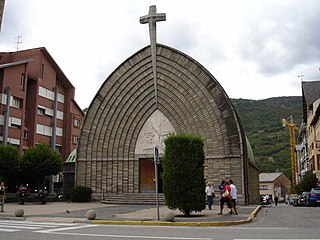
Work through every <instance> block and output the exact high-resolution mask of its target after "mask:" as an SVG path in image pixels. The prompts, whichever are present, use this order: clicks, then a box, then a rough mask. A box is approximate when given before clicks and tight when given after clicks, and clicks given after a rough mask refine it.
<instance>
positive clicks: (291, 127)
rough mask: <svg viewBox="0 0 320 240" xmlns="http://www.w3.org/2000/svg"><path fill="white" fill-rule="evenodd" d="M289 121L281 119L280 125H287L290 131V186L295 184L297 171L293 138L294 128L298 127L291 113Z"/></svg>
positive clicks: (294, 140)
mask: <svg viewBox="0 0 320 240" xmlns="http://www.w3.org/2000/svg"><path fill="white" fill-rule="evenodd" d="M289 118H290V122H288V121H287V119H284V118H283V119H282V120H281V122H282V126H284V127H288V128H289V132H290V153H291V172H292V174H291V175H292V176H291V178H292V180H291V186H296V172H297V163H296V162H297V157H296V151H295V149H294V148H295V145H296V139H295V130H298V127H297V126H296V125H295V124H294V123H293V117H292V115H291V116H290V117H289Z"/></svg>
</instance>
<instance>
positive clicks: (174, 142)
mask: <svg viewBox="0 0 320 240" xmlns="http://www.w3.org/2000/svg"><path fill="white" fill-rule="evenodd" d="M164 143H165V145H166V148H165V154H164V158H163V159H162V160H161V164H162V167H163V172H162V181H163V186H162V188H163V193H164V195H165V201H166V205H167V206H168V207H169V208H170V209H179V210H180V211H181V212H182V213H183V214H184V215H186V216H189V215H190V213H191V212H193V211H195V212H200V211H202V210H204V209H205V187H206V186H205V180H204V150H203V140H202V138H201V137H199V136H194V135H190V134H183V133H180V134H177V135H169V136H168V137H167V138H166V139H165V141H164Z"/></svg>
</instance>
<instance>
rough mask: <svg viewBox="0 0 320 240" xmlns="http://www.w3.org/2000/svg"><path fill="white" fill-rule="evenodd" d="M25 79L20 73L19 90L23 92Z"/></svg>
mask: <svg viewBox="0 0 320 240" xmlns="http://www.w3.org/2000/svg"><path fill="white" fill-rule="evenodd" d="M24 79H25V75H24V73H21V77H20V89H21V90H22V91H24V81H25V80H24Z"/></svg>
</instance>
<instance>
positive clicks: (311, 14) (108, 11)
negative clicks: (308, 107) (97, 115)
mask: <svg viewBox="0 0 320 240" xmlns="http://www.w3.org/2000/svg"><path fill="white" fill-rule="evenodd" d="M151 5H156V6H157V12H159V13H166V16H167V20H166V22H158V23H157V40H158V42H159V43H162V44H165V45H168V46H170V47H173V48H176V49H178V50H180V51H182V52H184V53H186V54H188V55H189V56H191V57H192V58H194V59H195V60H197V61H198V62H199V63H200V64H202V65H203V66H204V67H205V68H206V69H207V70H209V71H210V72H211V74H212V75H213V76H215V78H216V79H217V80H218V81H219V82H220V84H221V86H222V87H223V88H224V90H225V91H226V92H227V94H228V96H229V97H230V98H244V99H265V98H270V97H278V96H301V77H298V76H300V75H301V73H302V75H304V77H303V80H304V81H308V80H320V71H319V68H320V1H317V0H307V1H303V0H299V1H298V0H281V1H280V0H268V1H262V0H260V1H258V0H251V1H250V0H241V1H239V0H234V1H231V0H229V1H228V0H226V1H221V0H219V1H216V0H197V1H185V0H174V1H173V0H158V1H155V0H154V1H151V0H149V1H148V0H117V1H109V0H90V1H87V0H6V4H5V9H4V16H3V22H2V31H1V35H0V51H6V52H12V51H16V47H17V45H16V43H15V42H17V39H18V38H17V37H18V36H21V41H22V43H21V44H19V49H20V50H25V49H30V48H37V47H45V48H46V49H47V50H48V51H49V53H50V54H51V56H52V57H53V58H54V59H55V61H56V62H57V64H58V65H59V66H60V68H61V69H62V71H63V72H64V73H65V75H66V76H67V77H68V79H69V80H70V82H71V83H72V84H73V85H74V86H75V88H76V96H75V99H76V101H77V102H78V104H79V106H80V107H81V108H82V109H83V108H85V107H88V106H89V104H90V102H91V101H92V99H93V97H94V95H95V94H96V93H97V91H98V90H99V88H100V86H101V85H102V83H103V82H104V81H105V80H106V78H107V77H108V76H109V74H111V72H112V71H113V70H114V69H115V68H116V67H117V66H119V65H120V64H121V63H122V62H123V61H125V60H126V59H127V58H128V57H130V56H131V55H132V54H134V53H135V52H137V51H138V50H140V49H141V48H143V47H145V46H147V45H149V44H150V42H149V31H148V26H147V25H146V24H140V23H139V18H140V17H141V16H144V15H146V14H147V13H148V11H149V6H151Z"/></svg>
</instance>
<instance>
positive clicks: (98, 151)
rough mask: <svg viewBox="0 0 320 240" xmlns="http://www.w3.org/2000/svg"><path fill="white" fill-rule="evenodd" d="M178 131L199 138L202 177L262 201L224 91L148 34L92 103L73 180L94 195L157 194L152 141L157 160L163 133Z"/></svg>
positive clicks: (189, 61)
mask: <svg viewBox="0 0 320 240" xmlns="http://www.w3.org/2000/svg"><path fill="white" fill-rule="evenodd" d="M150 9H151V7H150ZM150 11H151V10H150ZM149 14H150V12H149ZM153 16H154V15H153ZM141 22H142V18H141ZM142 23H143V22H142ZM154 24H155V23H154ZM180 132H184V133H191V134H197V135H200V136H202V138H203V139H204V151H205V166H204V171H205V178H206V179H205V180H206V181H210V182H213V183H214V187H215V189H217V186H218V184H219V183H220V181H221V180H222V179H230V178H231V179H232V180H233V181H234V183H235V185H236V186H237V189H238V198H239V200H238V201H239V203H240V204H250V203H256V201H257V200H259V173H258V171H257V169H256V168H254V167H253V166H252V165H251V163H250V161H249V159H248V152H247V143H246V137H245V133H244V131H243V128H242V125H241V122H240V120H239V117H238V115H237V113H236V111H235V109H234V106H233V105H232V103H231V100H230V99H229V97H228V95H227V94H226V92H225V91H224V89H223V88H222V86H221V85H220V84H219V82H218V81H217V80H216V79H215V78H214V76H213V75H212V74H211V73H210V72H209V71H208V70H206V69H205V68H204V67H203V66H202V65H201V64H200V63H198V62H197V61H195V60H194V59H193V58H191V57H190V56H188V55H186V54H184V53H182V52H180V51H178V50H176V49H173V48H171V47H169V46H166V45H162V44H157V43H155V41H154V40H152V37H151V44H150V45H149V46H146V47H144V48H143V49H141V50H139V51H138V52H136V53H135V54H133V55H132V56H131V57H129V58H128V59H127V60H125V61H124V62H123V63H122V64H121V65H120V66H119V67H118V68H116V69H115V70H114V71H113V73H112V74H111V75H110V76H109V77H108V78H107V79H106V80H105V82H104V83H103V84H102V86H101V87H100V89H99V91H98V92H97V94H96V95H95V97H94V99H93V101H92V102H91V104H90V106H89V108H88V111H87V114H86V117H85V120H84V122H83V126H82V130H81V135H80V139H79V143H78V150H77V161H76V184H77V185H83V186H88V187H90V188H91V189H92V198H93V199H96V200H102V199H103V198H104V197H105V195H121V194H145V193H152V192H155V189H156V187H155V168H154V161H153V159H154V146H155V145H156V146H158V148H159V154H160V159H161V156H162V155H163V153H164V148H165V146H164V143H163V142H164V139H165V137H166V136H167V135H168V134H170V133H180ZM160 162H161V161H160ZM159 169H160V171H161V165H160V167H159ZM158 175H159V174H158ZM160 180H161V179H160ZM181 181H183V179H181ZM160 182H161V181H160ZM159 191H160V192H161V187H160V189H159Z"/></svg>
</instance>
